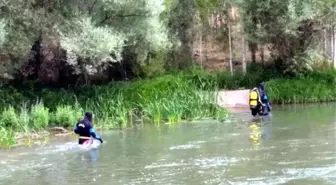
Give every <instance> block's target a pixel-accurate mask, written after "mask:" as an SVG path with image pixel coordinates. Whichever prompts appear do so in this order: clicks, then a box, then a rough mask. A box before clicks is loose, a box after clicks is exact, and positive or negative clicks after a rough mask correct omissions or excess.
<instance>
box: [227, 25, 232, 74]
mask: <svg viewBox="0 0 336 185" xmlns="http://www.w3.org/2000/svg"><path fill="white" fill-rule="evenodd" d="M228 29H229V51H230V73H231V76H233V67H232V43H231V25H230V20H229V19H228Z"/></svg>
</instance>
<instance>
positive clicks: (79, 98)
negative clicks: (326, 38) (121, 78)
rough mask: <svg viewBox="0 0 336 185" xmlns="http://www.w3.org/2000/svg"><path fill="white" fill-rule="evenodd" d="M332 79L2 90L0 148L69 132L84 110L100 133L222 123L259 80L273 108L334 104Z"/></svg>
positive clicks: (317, 74)
mask: <svg viewBox="0 0 336 185" xmlns="http://www.w3.org/2000/svg"><path fill="white" fill-rule="evenodd" d="M335 74H336V73H335V71H334V70H317V71H314V72H311V73H307V74H305V75H302V76H299V77H295V78H294V77H291V78H289V77H284V76H278V77H275V78H273V79H271V78H270V76H269V77H267V75H265V73H262V74H261V75H257V74H255V73H248V74H247V75H245V76H242V75H239V74H237V75H234V76H228V75H227V73H207V72H204V71H191V72H179V73H174V74H170V75H163V76H160V77H156V78H152V79H142V80H135V81H128V82H115V83H111V84H109V85H104V86H95V85H92V86H83V87H77V88H72V89H51V88H39V87H38V86H35V85H34V84H33V85H32V84H26V85H24V86H20V88H18V87H17V88H15V87H13V86H7V87H6V86H5V87H2V88H1V94H0V96H1V97H0V101H1V103H2V104H1V105H3V107H1V108H2V110H1V112H0V113H1V119H0V145H1V146H2V147H10V146H13V145H15V144H17V143H18V141H19V140H21V141H20V142H21V143H22V140H23V143H31V142H30V140H31V139H34V138H35V136H36V134H34V133H35V132H40V131H44V130H45V129H46V128H53V127H61V128H66V130H68V129H69V128H70V130H71V128H72V126H73V124H74V123H75V122H77V121H78V120H79V119H81V118H82V116H83V114H84V111H92V112H94V114H95V115H96V119H95V121H94V122H95V127H96V128H99V129H111V128H126V127H130V126H133V125H136V124H137V123H154V124H162V123H169V124H174V123H177V122H179V121H181V120H197V119H202V118H212V119H220V120H224V119H226V118H227V116H228V111H227V109H226V108H227V107H229V106H228V104H233V105H234V106H237V104H241V105H243V106H244V102H245V106H246V102H247V101H248V97H246V94H247V92H248V89H249V88H252V87H253V86H255V84H257V83H258V82H259V81H260V80H261V79H264V80H265V81H266V82H267V83H266V88H267V91H268V93H269V97H270V100H271V103H272V104H279V103H309V102H327V101H335V100H336V88H335V84H336V83H335V77H336V75H335ZM219 89H224V90H219ZM225 89H226V90H225ZM237 89H242V90H240V91H229V94H230V95H227V94H228V93H227V92H228V91H227V90H237ZM237 92H240V93H237ZM223 94H224V95H223ZM225 94H226V95H225ZM216 97H217V98H216ZM37 98H39V100H36V99H37ZM237 102H238V103H237ZM18 133H20V134H18ZM22 133H24V134H22ZM29 133H33V134H29ZM48 133H49V132H48ZM20 135H21V136H22V135H25V137H21V138H20V137H19V136H20ZM37 135H38V134H37ZM47 135H48V134H47ZM22 138H24V139H22ZM27 145H29V144H27Z"/></svg>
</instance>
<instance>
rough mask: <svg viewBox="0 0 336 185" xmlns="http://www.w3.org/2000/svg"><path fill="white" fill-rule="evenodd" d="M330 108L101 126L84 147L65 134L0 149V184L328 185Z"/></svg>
mask: <svg viewBox="0 0 336 185" xmlns="http://www.w3.org/2000/svg"><path fill="white" fill-rule="evenodd" d="M335 112H336V104H334V103H329V104H318V105H317V104H311V105H291V106H285V107H274V111H273V115H272V119H271V120H266V121H263V122H261V126H260V127H259V126H257V125H252V121H251V116H250V115H249V113H237V114H234V115H231V119H230V121H225V122H224V123H222V122H218V121H211V120H207V121H197V122H192V123H185V124H176V125H173V126H172V125H170V126H169V125H162V126H155V125H151V124H146V125H144V126H142V127H141V128H138V129H128V130H123V131H108V132H104V133H102V136H103V137H104V139H105V140H106V141H107V142H106V143H104V144H103V145H102V146H101V147H100V148H99V149H96V150H92V151H91V152H85V151H82V150H79V149H78V148H76V141H75V140H73V139H72V140H68V141H67V142H53V143H51V144H49V145H47V146H43V147H34V148H24V149H13V150H11V151H1V152H0V157H1V158H0V184H1V185H2V184H4V185H9V184H10V185H22V184H25V185H40V184H41V185H76V184H86V185H90V184H99V185H112V184H174V185H175V184H191V185H194V184H235V185H245V184H246V185H247V184H248V185H254V184H258V185H259V184H260V185H263V184H267V185H272V184H295V185H301V184H302V185H308V184H310V185H328V184H330V185H334V184H336V165H335V164H336V163H335V162H336V160H335V159H336V153H335V151H336V142H335V132H336V130H335V122H336V115H335ZM251 125H252V126H251ZM258 132H261V133H262V134H261V135H262V139H260V140H258ZM253 134H254V136H253ZM251 138H252V139H251Z"/></svg>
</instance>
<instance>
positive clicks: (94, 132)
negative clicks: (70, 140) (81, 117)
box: [90, 127, 103, 143]
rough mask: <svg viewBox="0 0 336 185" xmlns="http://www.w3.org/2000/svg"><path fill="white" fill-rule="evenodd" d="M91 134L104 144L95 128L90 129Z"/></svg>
mask: <svg viewBox="0 0 336 185" xmlns="http://www.w3.org/2000/svg"><path fill="white" fill-rule="evenodd" d="M90 134H91V136H92V137H93V138H95V139H97V140H99V141H100V142H101V143H103V140H102V138H101V137H100V136H99V135H98V134H97V133H96V131H95V129H94V128H93V127H91V128H90Z"/></svg>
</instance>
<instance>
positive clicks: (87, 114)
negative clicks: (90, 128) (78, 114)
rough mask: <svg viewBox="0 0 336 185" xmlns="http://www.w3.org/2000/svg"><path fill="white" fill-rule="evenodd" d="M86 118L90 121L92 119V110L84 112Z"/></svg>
mask: <svg viewBox="0 0 336 185" xmlns="http://www.w3.org/2000/svg"><path fill="white" fill-rule="evenodd" d="M84 116H85V118H86V119H88V120H89V121H92V118H93V114H92V112H85V114H84Z"/></svg>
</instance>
